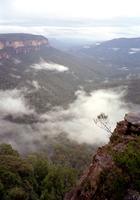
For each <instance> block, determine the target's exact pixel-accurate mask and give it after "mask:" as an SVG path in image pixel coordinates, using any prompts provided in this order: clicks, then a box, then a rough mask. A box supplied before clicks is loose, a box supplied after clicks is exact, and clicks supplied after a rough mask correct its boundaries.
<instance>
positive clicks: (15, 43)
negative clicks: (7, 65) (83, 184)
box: [0, 33, 49, 59]
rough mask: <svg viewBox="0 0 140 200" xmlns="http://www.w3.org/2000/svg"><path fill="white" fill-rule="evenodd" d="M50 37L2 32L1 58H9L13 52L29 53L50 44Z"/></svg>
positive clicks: (0, 39)
mask: <svg viewBox="0 0 140 200" xmlns="http://www.w3.org/2000/svg"><path fill="white" fill-rule="evenodd" d="M48 45H49V42H48V39H47V38H45V37H44V36H41V35H32V34H25V33H9V34H0V59H9V58H10V57H11V56H12V54H27V53H30V52H32V51H38V50H40V48H41V47H44V46H48Z"/></svg>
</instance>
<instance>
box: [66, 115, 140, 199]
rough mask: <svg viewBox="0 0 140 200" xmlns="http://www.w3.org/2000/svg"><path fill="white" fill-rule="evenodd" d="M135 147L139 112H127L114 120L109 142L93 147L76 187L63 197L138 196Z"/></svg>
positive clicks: (139, 163)
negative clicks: (88, 162)
mask: <svg viewBox="0 0 140 200" xmlns="http://www.w3.org/2000/svg"><path fill="white" fill-rule="evenodd" d="M133 146H134V149H133V148H132V147H133ZM139 150H140V113H129V114H127V115H126V116H125V118H124V120H123V121H121V122H119V123H118V124H117V126H116V129H115V130H114V132H113V134H112V136H111V138H110V142H109V144H107V145H105V146H103V147H101V148H99V149H98V150H97V152H96V154H95V155H94V157H93V161H92V163H91V165H90V166H89V168H88V169H87V171H86V172H85V173H84V174H83V176H82V177H81V179H80V180H79V183H78V184H77V187H76V188H74V189H73V190H72V191H71V192H70V193H68V194H66V196H65V200H118V199H120V200H121V199H122V200H129V199H131V200H140V187H139V186H138V187H137V186H136V185H137V182H138V184H140V182H139V178H140V168H139V167H140V153H139ZM136 151H137V153H138V156H137V154H136ZM128 152H129V153H128ZM117 156H118V157H117ZM131 156H132V158H131ZM117 159H118V160H117ZM129 159H130V160H129ZM116 160H117V161H116ZM127 160H128V163H127ZM133 165H134V167H133ZM136 167H138V168H136ZM130 169H131V170H130ZM133 170H134V171H133ZM130 174H131V175H130ZM135 181H136V183H135ZM135 186H136V187H135ZM121 193H122V194H121Z"/></svg>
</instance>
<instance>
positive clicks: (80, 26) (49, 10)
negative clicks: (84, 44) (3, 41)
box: [0, 0, 140, 39]
mask: <svg viewBox="0 0 140 200" xmlns="http://www.w3.org/2000/svg"><path fill="white" fill-rule="evenodd" d="M38 27H40V30H39V29H38ZM23 31H24V32H34V33H42V34H45V35H49V36H53V37H55V36H56V35H57V34H58V35H59V36H60V35H64V34H65V36H68V37H69V36H70V35H71V36H75V35H76V36H77V37H80V35H79V34H80V33H81V37H92V38H93V37H95V39H100V38H101V39H109V38H113V37H122V36H126V37H131V36H139V35H140V0H0V32H23ZM47 33H48V34H47ZM75 33H77V34H75Z"/></svg>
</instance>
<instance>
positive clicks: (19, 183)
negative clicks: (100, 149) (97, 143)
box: [0, 140, 92, 200]
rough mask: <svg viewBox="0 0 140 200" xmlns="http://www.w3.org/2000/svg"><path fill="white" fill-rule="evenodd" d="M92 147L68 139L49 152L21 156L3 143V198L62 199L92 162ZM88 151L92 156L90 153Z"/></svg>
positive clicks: (0, 151) (0, 152) (0, 184)
mask: <svg viewBox="0 0 140 200" xmlns="http://www.w3.org/2000/svg"><path fill="white" fill-rule="evenodd" d="M91 152H92V151H91V148H87V146H86V145H77V144H76V143H75V144H74V143H73V142H71V143H70V142H69V141H67V142H66V140H65V142H64V143H63V145H58V144H57V143H56V144H55V145H54V146H53V154H52V156H48V157H47V152H46V151H45V150H44V152H40V153H32V154H30V155H26V156H25V155H24V156H23V155H22V156H21V155H20V154H19V153H18V152H17V151H16V150H14V149H13V148H12V146H11V145H9V144H1V145H0V199H2V200H56V199H57V200H59V199H60V200H62V199H64V195H65V194H66V192H68V191H69V190H71V189H72V187H74V186H75V184H76V180H77V178H78V176H80V174H81V172H82V170H83V169H84V168H85V167H86V166H88V163H89V162H90V156H91V155H90V154H91ZM88 154H89V155H88Z"/></svg>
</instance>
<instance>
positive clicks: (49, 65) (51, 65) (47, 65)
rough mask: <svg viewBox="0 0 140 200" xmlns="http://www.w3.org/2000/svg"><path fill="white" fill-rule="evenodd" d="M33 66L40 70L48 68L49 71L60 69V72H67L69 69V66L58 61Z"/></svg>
mask: <svg viewBox="0 0 140 200" xmlns="http://www.w3.org/2000/svg"><path fill="white" fill-rule="evenodd" d="M31 68H33V69H35V70H37V71H40V70H48V71H58V72H65V71H68V70H69V69H68V67H66V66H64V65H59V64H56V63H45V62H42V63H39V64H34V65H32V66H31Z"/></svg>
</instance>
